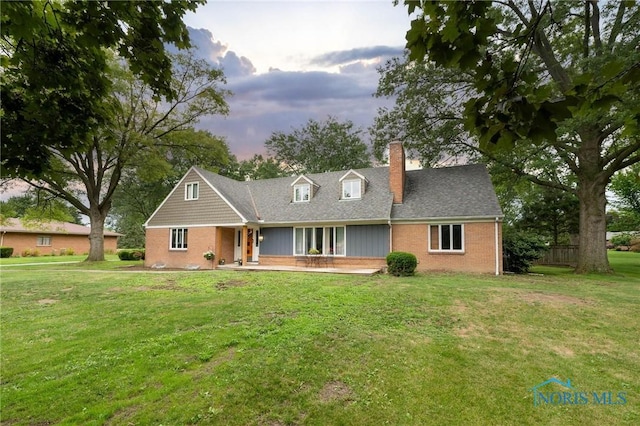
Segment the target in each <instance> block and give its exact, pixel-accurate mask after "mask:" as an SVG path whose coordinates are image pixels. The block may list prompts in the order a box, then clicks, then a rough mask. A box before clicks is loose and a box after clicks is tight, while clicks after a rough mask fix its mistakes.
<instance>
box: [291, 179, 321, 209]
mask: <svg viewBox="0 0 640 426" xmlns="http://www.w3.org/2000/svg"><path fill="white" fill-rule="evenodd" d="M318 188H319V186H318V185H317V184H316V183H315V182H314V181H312V180H311V179H309V178H308V177H306V176H305V175H300V176H298V178H297V179H296V180H294V181H293V183H292V184H291V189H292V191H291V201H293V202H294V203H306V202H309V201H311V199H312V198H313V196H314V195H315V193H316V191H317V190H318Z"/></svg>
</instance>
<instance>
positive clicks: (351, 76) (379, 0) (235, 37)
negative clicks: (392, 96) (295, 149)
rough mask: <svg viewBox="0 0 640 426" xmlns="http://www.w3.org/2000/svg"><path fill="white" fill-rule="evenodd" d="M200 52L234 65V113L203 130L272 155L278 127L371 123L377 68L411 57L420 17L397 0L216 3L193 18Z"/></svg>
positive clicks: (206, 122) (228, 67) (248, 153)
mask: <svg viewBox="0 0 640 426" xmlns="http://www.w3.org/2000/svg"><path fill="white" fill-rule="evenodd" d="M185 22H186V24H187V25H188V26H189V27H190V28H191V37H192V43H193V44H194V45H195V46H196V47H197V48H198V51H199V52H200V54H201V55H202V56H203V57H205V58H206V59H208V60H209V61H210V62H211V63H213V64H215V65H216V66H220V67H222V68H223V69H224V71H225V75H226V77H227V88H228V89H230V90H231V91H232V92H233V96H232V97H231V98H229V99H228V102H229V105H230V109H231V111H230V114H229V116H227V117H225V118H221V117H212V118H205V119H203V120H202V121H201V123H200V125H199V127H200V128H203V129H207V130H210V131H211V132H212V133H213V134H216V135H220V136H224V137H225V138H226V140H227V144H228V145H229V148H230V149H231V152H232V153H233V154H235V155H236V156H237V157H238V159H241V160H242V159H246V158H250V157H252V156H253V154H256V153H260V154H265V153H266V150H265V148H264V142H265V141H266V140H267V139H268V138H269V136H270V135H271V134H272V133H273V132H275V131H282V132H285V133H288V132H290V131H291V130H292V129H294V128H300V127H302V126H304V125H305V123H306V122H307V121H308V120H309V119H311V118H313V119H315V120H324V119H326V118H327V116H329V115H331V116H334V117H336V118H337V119H338V120H339V121H346V120H351V121H353V122H354V123H355V124H356V125H357V126H359V127H362V128H364V129H366V128H367V127H369V126H370V125H371V124H373V119H374V117H375V115H376V112H377V109H378V108H379V107H380V106H382V105H384V104H389V101H385V100H381V99H376V98H374V97H373V93H374V92H375V91H376V88H377V85H378V73H377V71H376V67H378V66H380V65H382V64H384V62H385V61H386V60H387V59H389V58H390V57H393V56H401V55H402V49H403V46H404V43H405V40H404V36H405V33H406V31H407V30H408V29H409V27H410V18H409V16H408V15H407V10H406V8H405V7H403V6H401V5H400V6H393V2H392V0H369V1H361V0H343V1H335V0H334V1H326V0H325V1H317V0H316V1H307V0H297V1H292V0H290V1H242V0H240V1H239V0H230V1H221V0H209V1H208V3H207V4H206V5H204V6H201V7H200V8H198V10H197V11H196V12H195V13H190V14H189V15H187V16H186V17H185Z"/></svg>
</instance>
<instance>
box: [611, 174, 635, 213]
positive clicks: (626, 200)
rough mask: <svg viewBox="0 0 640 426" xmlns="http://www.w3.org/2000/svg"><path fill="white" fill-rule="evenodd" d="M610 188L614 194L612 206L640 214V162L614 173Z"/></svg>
mask: <svg viewBox="0 0 640 426" xmlns="http://www.w3.org/2000/svg"><path fill="white" fill-rule="evenodd" d="M610 188H611V191H613V193H614V194H615V196H616V199H615V200H614V202H613V205H614V206H616V207H618V208H619V209H623V210H628V211H630V212H633V213H635V214H637V215H640V163H637V164H634V165H633V166H631V167H629V168H627V169H625V170H621V171H620V172H618V173H616V174H615V175H614V176H613V178H612V179H611V187H610Z"/></svg>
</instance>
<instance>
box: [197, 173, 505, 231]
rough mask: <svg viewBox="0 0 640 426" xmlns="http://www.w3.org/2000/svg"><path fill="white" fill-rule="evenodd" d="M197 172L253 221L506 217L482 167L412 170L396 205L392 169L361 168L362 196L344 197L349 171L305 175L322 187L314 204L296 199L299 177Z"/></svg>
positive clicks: (269, 222)
mask: <svg viewBox="0 0 640 426" xmlns="http://www.w3.org/2000/svg"><path fill="white" fill-rule="evenodd" d="M196 170H197V171H198V172H199V173H200V174H201V175H202V176H203V177H204V178H205V179H206V180H207V181H209V183H210V184H211V185H212V186H213V187H214V188H216V189H217V190H218V191H219V192H220V193H221V194H222V195H223V196H224V197H225V198H226V199H227V200H228V201H229V202H230V203H231V204H232V205H233V206H234V207H235V208H236V209H237V210H238V211H239V212H240V214H242V215H243V216H244V217H245V218H246V219H247V220H248V221H251V222H253V221H258V220H262V221H264V223H265V224H277V223H283V224H284V223H296V222H298V223H301V222H353V221H360V222H376V221H378V222H379V221H387V220H389V219H400V220H411V219H438V218H443V219H444V218H469V217H496V216H498V217H502V210H501V209H500V205H499V204H498V199H497V197H496V195H495V192H494V189H493V185H492V184H491V180H490V179H489V175H488V173H487V171H486V169H485V167H484V166H483V165H468V166H457V167H446V168H440V169H424V170H410V171H407V172H406V185H405V195H404V203H403V204H396V205H394V204H393V195H392V194H391V192H390V190H389V168H388V167H377V168H369V169H358V170H356V172H358V173H359V174H361V175H362V176H364V177H365V178H366V179H367V185H366V189H365V193H364V195H363V197H362V198H361V199H359V200H341V199H340V195H341V185H340V182H339V180H340V178H341V177H343V176H344V175H345V174H346V173H347V172H348V171H347V170H343V171H339V172H328V173H320V174H309V175H305V176H306V177H307V178H308V179H310V180H312V181H313V182H314V183H315V184H316V185H317V189H316V192H315V193H314V196H313V197H312V198H311V200H310V201H309V202H304V203H294V202H292V195H293V191H292V187H291V184H292V183H293V182H294V181H296V180H297V179H298V178H299V176H293V177H285V178H276V179H265V180H256V181H249V182H238V181H234V180H232V179H229V178H226V177H223V176H220V175H217V174H215V173H211V172H208V171H206V170H203V169H199V168H196Z"/></svg>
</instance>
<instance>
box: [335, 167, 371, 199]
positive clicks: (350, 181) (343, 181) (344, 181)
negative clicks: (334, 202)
mask: <svg viewBox="0 0 640 426" xmlns="http://www.w3.org/2000/svg"><path fill="white" fill-rule="evenodd" d="M340 185H341V188H342V190H341V192H340V199H341V200H359V199H361V198H362V194H364V192H365V191H366V188H367V187H366V185H367V179H366V178H365V177H364V176H362V175H361V174H360V173H358V172H356V171H355V170H349V171H348V172H347V173H345V174H344V176H342V177H341V178H340Z"/></svg>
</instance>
